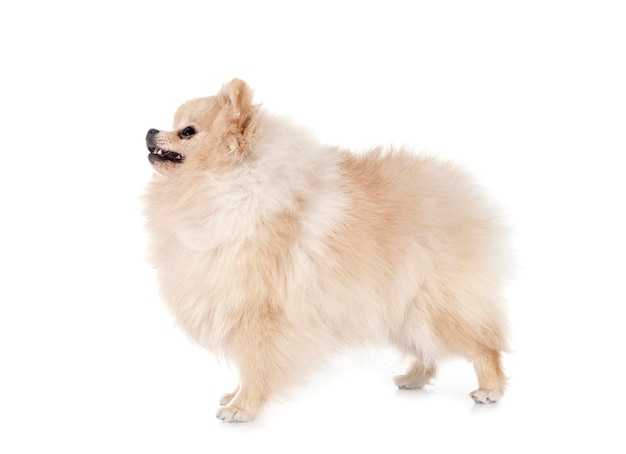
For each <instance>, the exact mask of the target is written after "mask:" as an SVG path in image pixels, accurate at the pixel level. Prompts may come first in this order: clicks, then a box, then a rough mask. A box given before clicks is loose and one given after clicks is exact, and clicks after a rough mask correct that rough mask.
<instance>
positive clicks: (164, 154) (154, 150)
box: [148, 146, 184, 163]
mask: <svg viewBox="0 0 626 454" xmlns="http://www.w3.org/2000/svg"><path fill="white" fill-rule="evenodd" d="M148 151H150V154H149V155H148V160H149V161H150V162H152V163H154V162H163V161H169V162H182V161H183V159H184V158H183V155H181V154H180V153H176V152H175V151H169V150H162V149H161V148H159V147H154V146H150V147H148Z"/></svg>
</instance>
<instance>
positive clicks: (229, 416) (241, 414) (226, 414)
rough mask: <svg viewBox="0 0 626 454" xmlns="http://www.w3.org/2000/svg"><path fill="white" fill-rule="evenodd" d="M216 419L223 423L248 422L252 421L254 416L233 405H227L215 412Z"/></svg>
mask: <svg viewBox="0 0 626 454" xmlns="http://www.w3.org/2000/svg"><path fill="white" fill-rule="evenodd" d="M217 419H221V420H222V421H224V422H248V421H252V420H253V419H254V415H253V414H252V413H250V412H249V411H246V410H244V409H242V408H239V407H237V406H235V405H228V406H226V407H222V408H220V409H219V410H217Z"/></svg>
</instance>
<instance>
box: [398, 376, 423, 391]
mask: <svg viewBox="0 0 626 454" xmlns="http://www.w3.org/2000/svg"><path fill="white" fill-rule="evenodd" d="M393 382H394V383H395V384H396V386H397V387H398V388H400V389H422V388H423V387H424V386H426V385H427V384H428V382H429V380H428V378H427V377H425V376H421V377H416V376H415V375H409V374H407V375H396V376H395V377H393Z"/></svg>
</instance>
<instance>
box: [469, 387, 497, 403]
mask: <svg viewBox="0 0 626 454" xmlns="http://www.w3.org/2000/svg"><path fill="white" fill-rule="evenodd" d="M470 396H471V398H472V399H474V402H476V403H477V404H492V403H494V402H497V401H498V400H500V398H501V397H502V393H501V392H499V391H496V390H494V389H477V390H476V391H472V392H471V393H470Z"/></svg>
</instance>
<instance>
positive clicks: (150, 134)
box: [146, 129, 159, 140]
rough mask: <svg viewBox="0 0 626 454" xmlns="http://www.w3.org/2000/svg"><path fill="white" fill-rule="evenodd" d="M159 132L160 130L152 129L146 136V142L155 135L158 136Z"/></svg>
mask: <svg viewBox="0 0 626 454" xmlns="http://www.w3.org/2000/svg"><path fill="white" fill-rule="evenodd" d="M158 133H159V130H158V129H150V130H149V131H148V134H146V140H148V139H150V137H152V136H153V135H155V134H158Z"/></svg>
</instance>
